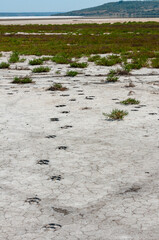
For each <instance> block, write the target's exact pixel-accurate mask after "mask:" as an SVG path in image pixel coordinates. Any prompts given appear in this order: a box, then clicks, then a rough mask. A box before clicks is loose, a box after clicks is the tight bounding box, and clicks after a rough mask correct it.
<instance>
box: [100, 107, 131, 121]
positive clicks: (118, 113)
mask: <svg viewBox="0 0 159 240" xmlns="http://www.w3.org/2000/svg"><path fill="white" fill-rule="evenodd" d="M103 115H104V116H105V117H107V118H108V119H111V120H123V119H124V117H125V116H127V115H128V112H127V111H123V110H119V109H113V110H112V112H111V113H103Z"/></svg>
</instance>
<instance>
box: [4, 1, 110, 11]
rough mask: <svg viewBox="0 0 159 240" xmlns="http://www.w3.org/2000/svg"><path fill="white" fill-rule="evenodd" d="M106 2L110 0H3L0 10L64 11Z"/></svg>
mask: <svg viewBox="0 0 159 240" xmlns="http://www.w3.org/2000/svg"><path fill="white" fill-rule="evenodd" d="M106 2H108V0H1V4H0V12H60V11H61V12H62V11H70V10H77V9H82V8H87V7H94V6H98V5H101V4H104V3H106Z"/></svg>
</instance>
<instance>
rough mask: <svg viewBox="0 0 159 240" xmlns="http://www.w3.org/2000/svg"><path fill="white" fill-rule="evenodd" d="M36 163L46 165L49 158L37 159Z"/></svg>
mask: <svg viewBox="0 0 159 240" xmlns="http://www.w3.org/2000/svg"><path fill="white" fill-rule="evenodd" d="M37 164H40V165H48V164H49V160H39V161H38V162H37Z"/></svg>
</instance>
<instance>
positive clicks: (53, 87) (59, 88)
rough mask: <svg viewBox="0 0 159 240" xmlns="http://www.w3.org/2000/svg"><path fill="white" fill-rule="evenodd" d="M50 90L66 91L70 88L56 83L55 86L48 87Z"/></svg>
mask: <svg viewBox="0 0 159 240" xmlns="http://www.w3.org/2000/svg"><path fill="white" fill-rule="evenodd" d="M47 90H48V91H66V90H68V89H67V88H66V87H63V86H62V84H60V83H55V84H54V85H53V86H51V87H49V88H48V89H47Z"/></svg>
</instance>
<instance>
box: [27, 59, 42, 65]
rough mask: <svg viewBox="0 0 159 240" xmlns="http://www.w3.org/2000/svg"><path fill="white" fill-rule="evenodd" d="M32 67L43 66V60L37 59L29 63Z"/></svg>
mask: <svg viewBox="0 0 159 240" xmlns="http://www.w3.org/2000/svg"><path fill="white" fill-rule="evenodd" d="M29 64H30V65H42V64H43V59H41V58H37V59H33V60H30V61H29Z"/></svg>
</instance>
